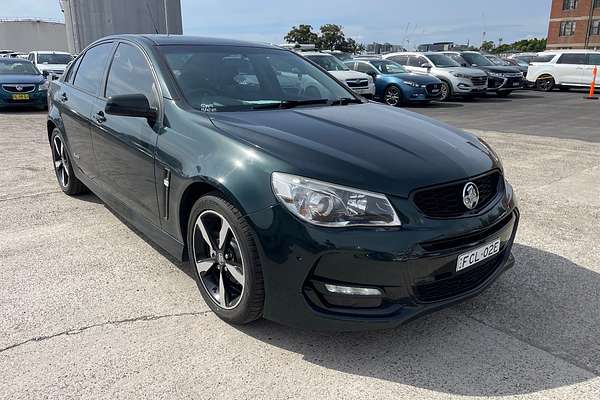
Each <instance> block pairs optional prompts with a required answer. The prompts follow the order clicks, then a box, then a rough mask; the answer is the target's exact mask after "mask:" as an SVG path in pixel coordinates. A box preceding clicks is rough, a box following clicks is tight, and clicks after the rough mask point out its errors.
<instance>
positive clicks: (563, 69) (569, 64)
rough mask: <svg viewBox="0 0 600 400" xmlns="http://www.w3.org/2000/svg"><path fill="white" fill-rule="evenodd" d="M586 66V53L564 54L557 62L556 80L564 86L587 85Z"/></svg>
mask: <svg viewBox="0 0 600 400" xmlns="http://www.w3.org/2000/svg"><path fill="white" fill-rule="evenodd" d="M586 64H587V55H586V54H585V53H563V54H562V55H561V56H560V57H559V58H558V60H557V61H556V66H555V76H554V79H555V80H556V81H557V83H562V84H573V85H585V84H586V83H585V82H584V80H585V73H584V70H585V67H586ZM587 84H589V82H587Z"/></svg>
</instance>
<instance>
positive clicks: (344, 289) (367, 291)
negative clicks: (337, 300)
mask: <svg viewBox="0 0 600 400" xmlns="http://www.w3.org/2000/svg"><path fill="white" fill-rule="evenodd" d="M325 289H327V290H328V291H330V292H331V293H337V294H345V295H348V296H381V295H382V294H383V293H381V290H379V289H374V288H361V287H352V286H338V285H330V284H328V283H326V284H325Z"/></svg>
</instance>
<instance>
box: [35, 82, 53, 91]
mask: <svg viewBox="0 0 600 400" xmlns="http://www.w3.org/2000/svg"><path fill="white" fill-rule="evenodd" d="M49 87H50V82H49V81H44V83H42V84H41V85H39V86H38V90H48V88H49Z"/></svg>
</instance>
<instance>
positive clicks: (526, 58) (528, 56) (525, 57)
mask: <svg viewBox="0 0 600 400" xmlns="http://www.w3.org/2000/svg"><path fill="white" fill-rule="evenodd" d="M538 54H539V53H517V54H512V55H510V56H508V57H507V58H508V59H511V60H518V61H522V62H524V63H527V64H529V63H530V62H531V61H533V60H534V59H535V58H536V57H537V56H538Z"/></svg>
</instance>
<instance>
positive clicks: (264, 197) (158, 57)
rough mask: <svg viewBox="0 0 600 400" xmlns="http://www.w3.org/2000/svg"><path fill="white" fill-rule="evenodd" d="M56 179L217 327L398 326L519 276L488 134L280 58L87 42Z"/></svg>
mask: <svg viewBox="0 0 600 400" xmlns="http://www.w3.org/2000/svg"><path fill="white" fill-rule="evenodd" d="M50 98H51V105H50V109H49V118H48V126H47V128H48V138H49V142H50V148H51V153H52V160H53V163H54V168H55V171H56V176H57V178H58V184H59V185H60V187H61V189H62V190H63V191H64V192H65V193H66V194H68V195H76V194H79V193H82V192H84V191H86V190H87V189H89V190H91V191H92V192H94V193H95V194H96V195H98V197H100V199H102V200H103V201H104V202H105V203H106V204H107V205H108V206H110V207H111V208H112V209H113V210H115V211H116V212H117V213H119V214H120V215H122V216H123V218H124V219H125V220H127V221H128V222H129V223H131V224H132V225H133V226H135V227H136V228H138V229H139V230H140V231H141V232H142V233H143V234H144V235H146V236H147V237H148V238H149V239H151V240H152V241H154V242H155V243H157V244H158V245H159V246H161V247H162V248H164V249H165V250H166V251H167V252H169V253H171V254H172V255H173V256H175V257H177V258H178V259H181V260H189V261H190V264H191V265H192V269H193V271H194V276H195V279H196V281H197V284H198V288H199V291H200V293H201V295H202V297H203V298H204V300H205V301H206V303H207V304H208V306H209V307H210V308H211V309H212V310H213V311H214V312H215V313H216V314H217V315H218V316H219V317H220V318H222V319H223V320H225V321H227V322H230V323H234V324H244V323H249V322H251V321H254V320H256V319H258V318H261V317H263V318H266V319H270V320H274V321H278V322H281V323H284V324H287V325H290V326H297V327H304V328H312V329H330V330H358V329H373V328H385V327H393V326H397V325H399V324H402V323H403V322H406V321H409V320H411V319H414V318H416V317H418V316H420V315H423V314H425V313H428V312H431V311H433V310H436V309H439V308H442V307H446V306H449V305H451V304H453V303H456V302H459V301H461V300H464V299H467V298H469V297H472V296H474V295H476V294H478V293H480V292H481V291H483V290H484V289H485V288H487V287H488V286H490V284H491V283H492V282H494V281H495V280H496V278H498V276H499V275H501V274H502V273H503V272H504V271H506V270H507V269H508V268H510V267H512V266H513V264H514V258H513V257H512V255H511V249H512V245H513V240H514V237H515V233H516V230H517V225H518V220H519V212H518V209H517V205H516V200H515V196H514V194H513V190H512V187H511V185H510V184H509V183H508V182H507V181H506V179H505V177H504V171H503V167H502V163H501V161H500V159H499V158H498V156H497V155H496V153H495V152H494V151H493V150H492V148H491V147H490V146H488V145H487V144H486V143H485V142H484V141H483V140H481V139H479V138H477V137H476V136H474V135H471V134H469V133H466V132H463V131H460V130H457V129H454V128H451V127H449V126H446V125H443V124H441V123H439V122H437V121H434V120H431V119H428V118H425V117H422V116H419V115H416V114H413V113H409V112H406V111H402V110H400V109H397V108H393V107H388V106H385V105H381V104H376V103H372V102H366V101H365V100H363V99H362V98H360V97H357V96H356V95H354V94H353V93H352V91H351V90H350V89H349V88H348V87H347V86H345V85H343V84H341V83H340V82H339V81H337V80H335V79H334V78H332V76H331V75H329V74H328V72H326V71H324V70H323V69H322V68H319V67H317V66H316V65H314V64H313V63H311V62H309V61H307V60H306V59H305V58H303V57H301V56H299V55H297V54H295V53H293V52H291V51H288V50H285V49H281V48H278V47H273V46H269V45H263V44H253V43H247V42H241V41H232V40H219V39H205V38H195V37H187V36H153V35H148V36H143V35H124V36H113V37H108V38H104V39H101V40H99V41H97V42H95V43H93V44H92V45H90V46H89V47H88V48H87V49H86V50H85V52H83V53H82V54H81V55H80V56H79V57H78V58H77V59H76V60H75V62H74V63H72V64H71V65H70V67H69V68H68V69H67V71H66V73H65V74H64V76H63V77H62V78H61V79H60V80H59V81H54V82H52V84H51V88H50Z"/></svg>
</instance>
